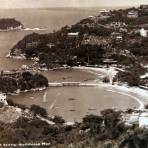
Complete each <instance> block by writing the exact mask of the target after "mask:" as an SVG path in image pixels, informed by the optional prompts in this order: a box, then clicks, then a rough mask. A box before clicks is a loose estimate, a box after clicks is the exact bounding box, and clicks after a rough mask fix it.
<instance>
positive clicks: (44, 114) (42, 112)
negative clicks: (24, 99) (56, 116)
mask: <svg viewBox="0 0 148 148" xmlns="http://www.w3.org/2000/svg"><path fill="white" fill-rule="evenodd" d="M30 110H31V111H32V112H33V113H34V115H40V116H42V117H47V115H48V113H47V111H46V109H44V108H42V107H40V106H38V105H31V108H30Z"/></svg>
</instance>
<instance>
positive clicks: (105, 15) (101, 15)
mask: <svg viewBox="0 0 148 148" xmlns="http://www.w3.org/2000/svg"><path fill="white" fill-rule="evenodd" d="M110 16H111V14H110V11H109V10H106V9H101V10H100V11H99V18H101V19H106V18H109V17H110Z"/></svg>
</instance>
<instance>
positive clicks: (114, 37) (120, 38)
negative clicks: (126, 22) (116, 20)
mask: <svg viewBox="0 0 148 148" xmlns="http://www.w3.org/2000/svg"><path fill="white" fill-rule="evenodd" d="M111 39H112V40H114V41H119V42H121V41H123V36H122V33H120V32H113V33H112V34H111Z"/></svg>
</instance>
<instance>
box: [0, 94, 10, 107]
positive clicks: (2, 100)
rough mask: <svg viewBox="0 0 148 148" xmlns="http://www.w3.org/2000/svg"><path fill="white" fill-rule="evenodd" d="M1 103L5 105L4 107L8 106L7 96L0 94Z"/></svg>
mask: <svg viewBox="0 0 148 148" xmlns="http://www.w3.org/2000/svg"><path fill="white" fill-rule="evenodd" d="M0 103H3V104H4V105H8V103H7V100H6V95H5V94H2V93H0Z"/></svg>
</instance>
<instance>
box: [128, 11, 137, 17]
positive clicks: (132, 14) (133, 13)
mask: <svg viewBox="0 0 148 148" xmlns="http://www.w3.org/2000/svg"><path fill="white" fill-rule="evenodd" d="M138 16H139V15H138V11H137V10H130V11H129V12H128V13H127V17H128V18H138Z"/></svg>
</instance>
